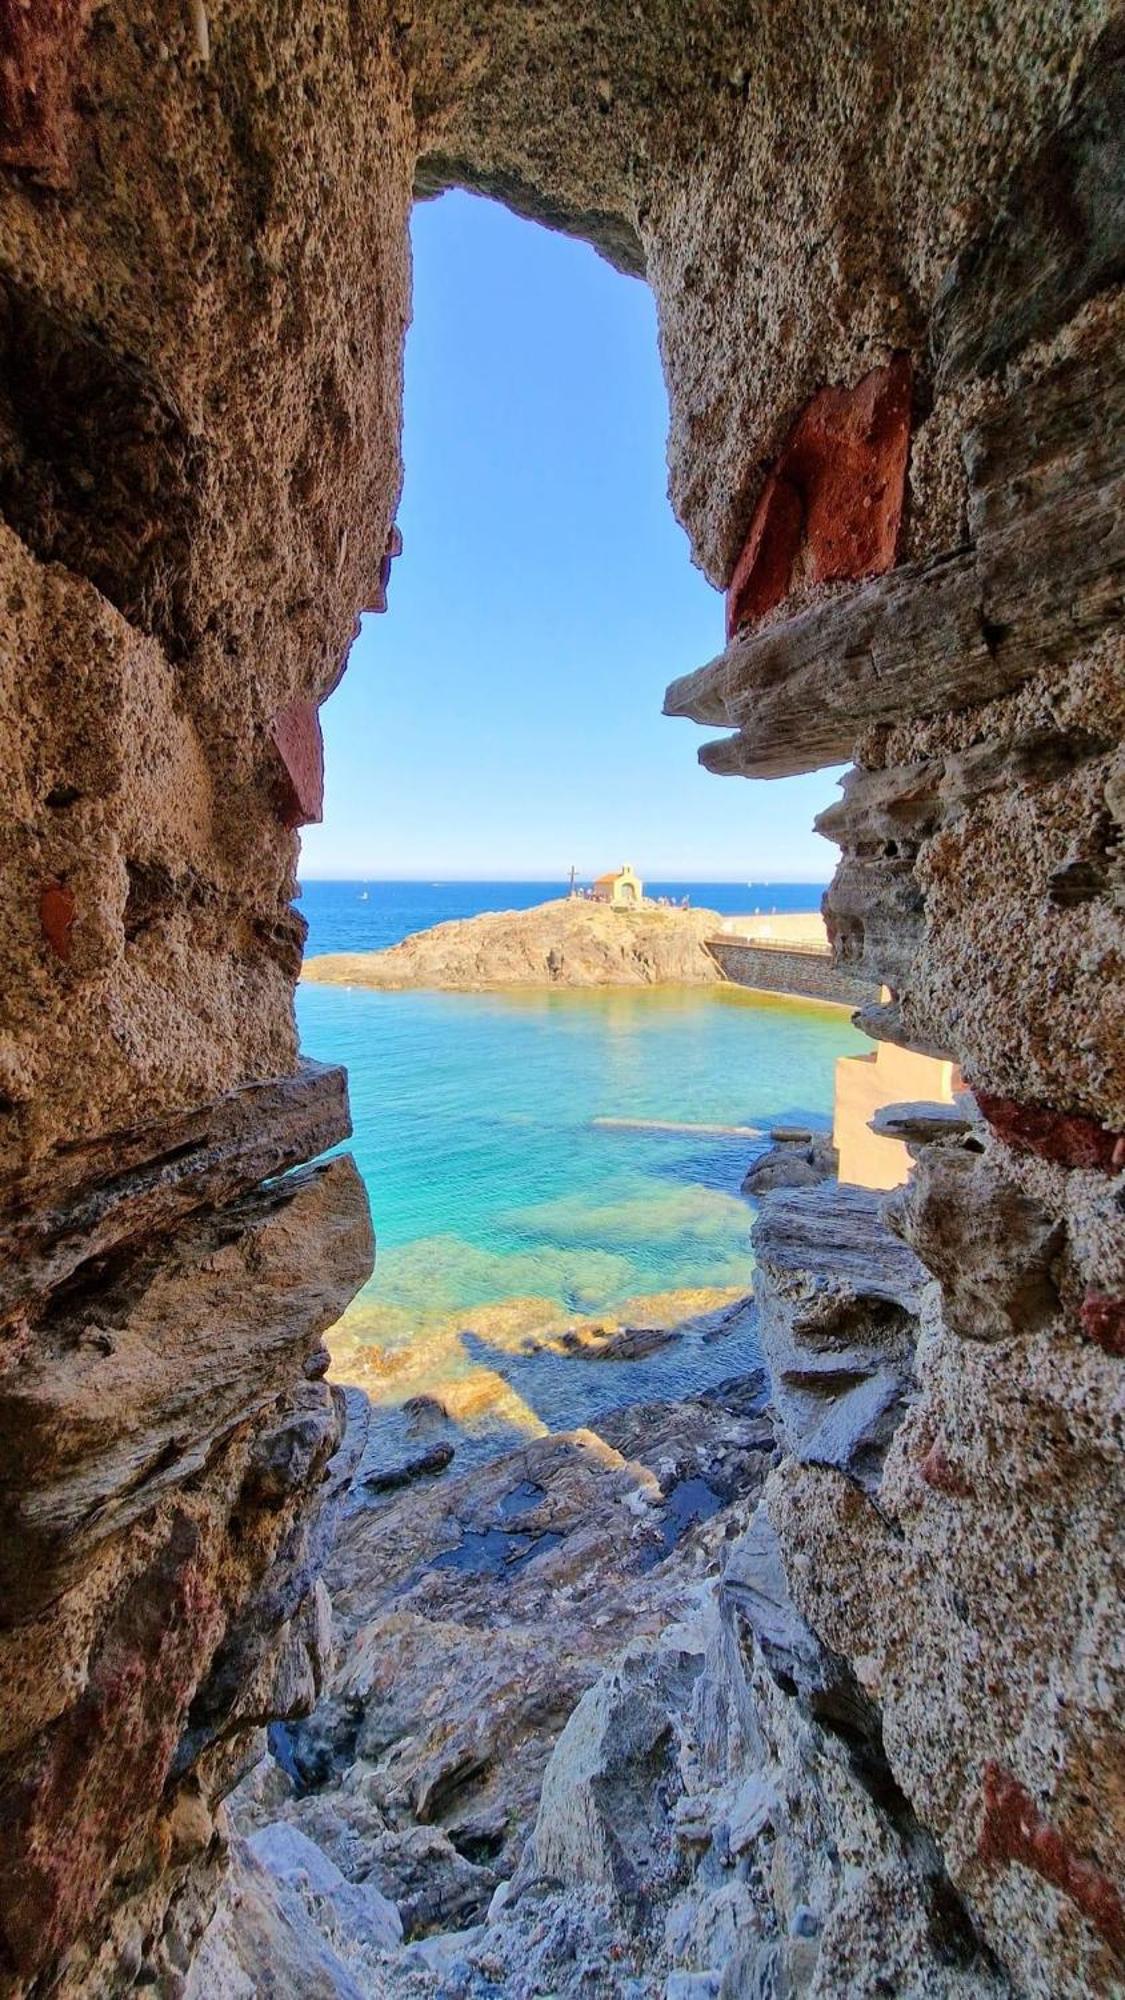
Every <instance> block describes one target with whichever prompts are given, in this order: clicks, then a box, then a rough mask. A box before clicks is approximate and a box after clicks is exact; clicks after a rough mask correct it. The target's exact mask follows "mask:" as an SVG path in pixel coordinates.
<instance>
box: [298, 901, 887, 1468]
mask: <svg viewBox="0 0 1125 2000" xmlns="http://www.w3.org/2000/svg"><path fill="white" fill-rule="evenodd" d="M564 887H565V885H560V884H558V883H547V882H543V883H528V882H520V883H503V882H450V883H415V882H394V883H387V882H379V883H376V882H371V883H362V882H310V883H307V884H306V885H305V887H304V891H303V897H302V901H301V906H300V907H301V909H302V911H303V913H304V915H305V917H306V919H307V920H308V923H309V939H308V945H307V951H308V953H309V954H310V955H311V954H313V953H316V952H326V951H364V950H376V949H378V948H380V947H381V946H384V945H389V944H394V943H397V942H398V940H399V939H401V938H403V937H405V936H407V935H408V933H410V932H411V931H415V930H420V929H424V928H426V927H428V926H429V925H431V924H435V923H440V922H443V921H444V920H445V919H447V918H451V917H467V916H472V915H475V914H476V913H477V912H479V911H482V910H502V909H516V908H526V907H528V906H530V905H531V904H533V903H538V902H542V901H544V900H546V898H547V897H549V896H556V895H558V894H560V893H563V891H564ZM646 893H648V894H650V895H662V894H668V895H674V896H675V897H676V899H677V900H678V899H679V898H680V896H682V895H684V894H689V895H690V897H691V900H692V903H693V904H694V905H696V906H697V907H698V906H705V907H708V908H711V909H715V910H718V911H720V912H722V913H723V914H727V915H733V914H740V913H746V912H748V911H752V910H755V909H759V910H762V911H763V912H765V911H769V910H802V909H815V908H817V907H818V906H819V901H820V893H821V892H820V890H819V889H818V888H817V887H815V886H813V887H810V886H809V885H807V884H782V885H778V884H770V885H768V886H764V885H763V886H758V887H747V886H738V885H732V884H730V883H724V884H714V883H692V884H670V883H669V884H663V883H649V884H646ZM297 1012H298V1020H299V1024H300V1031H301V1039H302V1044H303V1046H304V1048H305V1050H306V1052H307V1053H308V1054H310V1055H312V1056H315V1057H317V1058H319V1059H320V1060H322V1061H329V1062H332V1061H336V1062H344V1063H346V1064H347V1067H348V1071H349V1074H350V1079H351V1103H352V1114H353V1118H354V1123H355V1136H354V1139H353V1141H352V1151H353V1152H354V1154H355V1157H356V1159H357V1161H358V1164H359V1167H360V1171H361V1172H362V1174H363V1176H364V1179H365V1181H366V1184H367V1188H368V1191H369V1195H370V1200H371V1210H372V1214H373V1216H374V1219H375V1227H376V1233H377V1237H378V1257H377V1262H376V1268H375V1273H374V1276H373V1277H372V1279H371V1280H370V1281H369V1283H368V1285H367V1286H366V1287H365V1289H364V1291H363V1292H362V1293H361V1295H360V1297H359V1299H358V1300H357V1301H356V1303H355V1304H354V1305H353V1306H352V1307H351V1308H350V1310H349V1312H348V1314H347V1315H346V1316H345V1319H344V1320H343V1321H342V1322H341V1323H340V1325H339V1327H338V1328H337V1329H336V1330H335V1332H334V1333H333V1335H332V1337H331V1342H330V1344H331V1346H332V1349H333V1354H334V1359H335V1366H336V1373H337V1374H338V1375H339V1376H340V1377H342V1378H343V1379H350V1380H353V1381H360V1382H362V1384H363V1386H364V1387H365V1388H366V1389H367V1390H368V1392H369V1393H370V1394H372V1395H373V1396H374V1397H375V1399H376V1401H377V1402H380V1403H381V1404H382V1405H384V1406H385V1408H386V1410H387V1414H388V1416H390V1415H391V1414H393V1413H398V1412H400V1411H401V1405H402V1404H403V1402H404V1401H406V1400H407V1399H408V1398H411V1397H415V1396H417V1395H419V1394H425V1395H437V1396H439V1397H440V1398H441V1400H442V1402H443V1404H444V1405H445V1407H446V1409H447V1410H449V1412H450V1415H451V1418H453V1417H455V1418H456V1420H457V1424H458V1427H459V1429H460V1430H461V1431H462V1432H463V1433H465V1435H466V1436H467V1437H468V1438H469V1439H470V1441H475V1445H476V1447H477V1448H479V1449H494V1448H497V1446H498V1441H506V1440H507V1439H508V1438H509V1437H510V1436H511V1435H512V1434H513V1433H517V1434H526V1433H527V1432H528V1431H529V1430H531V1431H534V1430H537V1429H542V1428H543V1426H544V1424H546V1425H547V1426H548V1427H549V1428H552V1429H555V1428H559V1427H560V1426H565V1425H570V1424H574V1423H579V1422H588V1421H592V1420H593V1418H594V1417H596V1414H597V1410H598V1408H605V1407H608V1406H610V1405H611V1404H619V1403H621V1402H622V1401H626V1400H627V1401H635V1400H645V1399H647V1398H648V1397H650V1396H661V1395H682V1394H684V1393H686V1392H688V1391H689V1390H690V1389H692V1388H693V1387H698V1386H700V1385H701V1384H702V1383H703V1382H705V1381H707V1380H718V1379H721V1378H722V1377H723V1376H729V1375H732V1374H734V1373H737V1372H738V1369H739V1368H740V1367H741V1366H742V1365H743V1364H744V1363H745V1364H746V1365H750V1364H751V1362H752V1358H753V1351H754V1343H753V1335H752V1327H751V1326H750V1324H749V1323H748V1321H747V1320H746V1316H745V1315H744V1316H743V1318H742V1319H741V1320H740V1318H739V1315H738V1312H737V1311H735V1312H734V1313H733V1316H732V1307H735V1306H736V1304H737V1301H738V1300H739V1299H740V1298H742V1297H744V1296H745V1294H746V1293H747V1291H748V1289H749V1286H750V1280H751V1258H750V1254H749V1248H748V1242H747V1234H748V1230H749V1226H750V1223H751V1220H752V1212H751V1205H750V1204H749V1203H748V1202H747V1201H746V1200H745V1199H744V1197H743V1196H742V1195H741V1194H740V1192H739V1187H740V1183H741V1181H742V1177H743V1175H744V1174H745V1172H746V1169H747V1167H748V1165H749V1164H750V1161H751V1160H752V1159H753V1158H754V1156H755V1155H756V1154H757V1153H758V1152H759V1151H761V1150H762V1148H763V1146H764V1145H765V1144H766V1143H767V1132H768V1128H769V1126H770V1125H773V1124H777V1123H799V1124H807V1125H810V1126H814V1127H827V1126H828V1125H829V1124H830V1123H831V1109H832V1091H833V1074H834V1068H835V1063H836V1060H837V1058H838V1057H839V1056H842V1055H854V1054H857V1053H860V1052H862V1050H864V1049H865V1048H866V1047H867V1046H868V1045H867V1043H866V1042H865V1040H864V1038H863V1037H861V1036H860V1035H859V1034H858V1033H857V1032H856V1030H855V1029H854V1028H853V1027H852V1025H851V1022H850V1020H849V1018H848V1015H847V1013H846V1012H845V1011H844V1010H843V1009H839V1008H834V1007H828V1006H824V1005H821V1004H819V1003H815V1002H811V1001H797V1000H793V1001H790V1000H783V999H778V998H774V997H772V996H771V997H767V996H757V995H754V994H750V993H747V992H744V991H742V990H740V989H738V988H735V987H725V986H718V987H701V988H690V987H689V988H657V989H645V988H603V989H593V990H591V989H588V988H586V989H581V990H573V991H559V990H554V989H551V990H545V991H542V992H512V991H508V992H490V993H442V992H427V991H408V992H377V991H373V990H370V989H363V988H348V987H339V986H320V985H315V984H312V983H308V984H304V983H303V984H302V985H301V986H300V988H299V990H298V999H297ZM733 1128H737V1129H733ZM589 1315H594V1316H605V1317H606V1319H607V1320H609V1321H611V1322H612V1323H616V1322H617V1321H619V1320H620V1321H622V1322H625V1323H629V1324H646V1325H648V1324H658V1323H672V1322H678V1321H686V1322H687V1323H688V1332H687V1334H686V1335H685V1336H683V1337H681V1338H680V1339H679V1340H677V1341H676V1342H675V1343H673V1344H671V1345H670V1346H669V1347H668V1348H666V1349H664V1350H662V1351H661V1352H660V1353H658V1354H656V1355H653V1356H652V1357H651V1358H649V1359H647V1360H645V1361H640V1362H629V1363H619V1364H607V1363H604V1362H602V1363H597V1364H595V1363H593V1362H590V1361H583V1360H575V1359H573V1358H568V1357H566V1356H564V1355H560V1354H558V1353H556V1352H555V1351H553V1350H552V1349H551V1348H550V1346H549V1342H550V1340H551V1339H552V1338H553V1337H557V1336H558V1335H559V1333H560V1332H565V1331H566V1330H567V1329H568V1328H570V1327H571V1326H572V1325H573V1324H574V1323H575V1322H580V1321H581V1320H582V1319H583V1318H584V1317H586V1316H589ZM726 1327H733V1328H734V1332H733V1333H726V1334H724V1333H723V1329H724V1328H726ZM717 1332H718V1333H719V1334H722V1335H723V1337H719V1338H717V1337H716V1333H717ZM544 1342H547V1343H548V1345H547V1346H546V1347H544V1344H543V1343H544ZM626 1378H627V1379H626Z"/></svg>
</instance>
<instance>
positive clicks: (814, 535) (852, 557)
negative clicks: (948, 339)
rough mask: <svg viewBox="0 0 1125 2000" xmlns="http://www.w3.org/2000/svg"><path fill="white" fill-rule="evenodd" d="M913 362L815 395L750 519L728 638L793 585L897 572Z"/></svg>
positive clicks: (896, 363)
mask: <svg viewBox="0 0 1125 2000" xmlns="http://www.w3.org/2000/svg"><path fill="white" fill-rule="evenodd" d="M910 392H911V370H910V361H909V358H908V357H907V356H906V355H905V354H898V355H896V356H895V357H894V359H893V360H892V361H890V362H888V364H887V366H886V367H885V368H876V369H874V370H872V372H871V374H869V375H865V376H864V378H863V380H862V381H861V382H857V383H856V385H855V387H854V388H850V389H849V388H843V387H833V388H828V389H821V390H820V392H819V394H817V395H815V396H814V397H813V399H812V401H811V403H809V404H808V405H807V406H806V408H805V409H804V411H803V412H802V414H801V416H800V417H799V418H798V419H797V422H796V424H795V425H794V427H793V429H792V431H791V432H790V434H789V437H788V439H787V440H786V443H785V444H784V446H783V447H782V450H781V452H780V453H779V455H778V458H777V461H776V463H775V465H774V467H773V469H772V471H771V473H770V476H769V479H768V480H767V482H766V486H765V489H764V491H763V493H762V495H761V498H760V499H759V501H758V505H757V507H756V508H755V510H754V516H753V519H752V521H751V523H750V532H749V534H748V535H747V538H746V544H745V547H744V548H743V551H742V554H741V556H740V557H739V560H738V562H737V563H736V565H735V570H734V575H733V576H732V578H731V581H730V586H729V588H728V591H727V636H728V638H729V637H731V636H733V634H734V633H735V632H737V631H738V630H739V628H740V626H743V625H747V624H752V623H753V622H755V621H756V620H757V619H760V618H763V617H765V615H766V613H767V612H768V611H772V610H773V608H774V606H775V605H777V604H780V603H781V602H782V600H783V599H784V598H785V597H786V596H787V595H788V593H789V591H790V590H791V589H792V588H793V586H794V584H795V583H797V582H798V581H803V582H806V583H831V582H836V581H841V580H844V579H853V578H858V577H864V576H881V575H882V574H883V572H884V571H885V570H888V569H890V568H891V567H892V566H893V564H894V559H895V551H896V549H897V546H898V535H899V528H900V526H901V523H902V503H903V496H904V493H905V490H906V461H907V455H908V451H909V447H910Z"/></svg>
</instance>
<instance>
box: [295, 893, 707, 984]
mask: <svg viewBox="0 0 1125 2000" xmlns="http://www.w3.org/2000/svg"><path fill="white" fill-rule="evenodd" d="M721 921H722V920H721V918H719V917H717V916H716V915H715V912H714V911H713V910H662V909H660V908H658V907H654V908H651V909H640V910H615V909H613V908H611V907H610V906H609V905H608V904H604V903H588V902H586V901H584V900H583V899H582V898H579V897H563V898H559V899H558V900H557V901H555V902H551V903H537V904H536V905H535V907H534V908H533V909H530V910H503V911H500V912H499V913H497V914H495V915H492V914H489V915H486V916H482V917H467V918H465V919H463V920H455V921H453V922H451V923H447V924H436V925H435V926H434V928H433V930H429V931H418V932H416V933H415V934H414V936H413V937H408V938H406V939H405V940H404V942H403V943H402V944H396V945H392V946H391V947H390V948H389V949H388V950H387V951H345V952H327V953H325V954H323V955H322V956H320V957H316V958H310V959H307V960H306V961H305V965H304V968H303V971H302V978H304V979H312V980H317V981H322V982H324V983H326V984H328V985H332V986H448V987H462V988H465V987H467V988H470V989H471V988H476V987H487V986H711V985H714V984H715V982H716V981H717V980H719V979H721V977H722V974H721V973H720V971H719V968H718V966H717V965H716V964H715V961H714V959H713V958H712V957H711V955H710V953H709V952H708V951H706V950H705V948H704V946H705V941H706V939H707V938H709V937H711V936H713V935H714V933H715V932H716V931H717V930H718V929H719V926H720V923H721Z"/></svg>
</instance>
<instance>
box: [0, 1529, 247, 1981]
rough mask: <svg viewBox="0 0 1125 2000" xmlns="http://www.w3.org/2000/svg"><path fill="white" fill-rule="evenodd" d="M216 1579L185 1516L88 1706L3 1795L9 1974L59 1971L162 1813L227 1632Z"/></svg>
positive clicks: (2, 1899) (104, 1660)
mask: <svg viewBox="0 0 1125 2000" xmlns="http://www.w3.org/2000/svg"><path fill="white" fill-rule="evenodd" d="M207 1572H208V1559H207V1555H206V1551H205V1549H204V1546H203V1542H202V1537H201V1535H200V1531H199V1529H198V1527H197V1526H196V1524H195V1523H194V1522H193V1521H192V1520H191V1519H190V1518H189V1517H188V1516H187V1515H186V1514H184V1513H179V1514H177V1515H175V1516H174V1517H173V1520H172V1522H171V1525H170V1528H169V1532H168V1535H167V1538H166V1540H165V1542H164V1544H163V1547H162V1548H160V1549H158V1551H157V1552H156V1554H155V1556H154V1557H153V1560H152V1562H151V1563H150V1564H149V1565H148V1567H147V1568H146V1569H144V1570H143V1571H142V1572H141V1573H140V1574H139V1575H138V1576H137V1577H136V1578H135V1579H134V1581H133V1582H132V1584H131V1585H130V1586H129V1587H128V1589H127V1590H126V1591H125V1592H124V1594H123V1595H122V1597H121V1599H120V1601H119V1603H118V1604H117V1606H116V1607H115V1609H114V1611H113V1613H112V1614H111V1617H110V1621H109V1623H108V1625H107V1627H106V1629H105V1631H104V1632H103V1633H102V1635H101V1638H100V1639H99V1640H98V1642H97V1644H96V1646H95V1649H94V1653H93V1655H92V1657H91V1661H90V1670H89V1675H88V1678H87V1681H86V1685H85V1687H84V1688H83V1690H82V1692H81V1694H80V1695H79V1697H78V1699H77V1701H76V1702H75V1703H74V1705H73V1706H72V1707H71V1708H69V1709H68V1710H67V1711H66V1712H65V1713H64V1714H63V1715H62V1716H60V1718H59V1720H58V1721H57V1722H56V1723H54V1724H53V1725H52V1726H51V1727H50V1728H48V1729H46V1730H44V1731H43V1733H42V1735H41V1736H40V1737H39V1738H38V1739H37V1740H35V1741H34V1742H33V1743H31V1744H29V1745H28V1746H27V1748H26V1751H25V1753H24V1755H23V1757H22V1758H21V1760H20V1763H19V1766H18V1767H17V1769H16V1770H15V1772H14V1774H13V1776H12V1778H11V1780H10V1781H9V1783H8V1784H7V1785H6V1786H5V1788H4V1792H3V1794H2V1795H0V1824H2V1825H3V1827H4V1846H3V1851H2V1853H0V1963H4V1964H6V1965H9V1964H10V1965H12V1966H15V1967H16V1968H17V1969H18V1970H20V1971H21V1972H26V1973H32V1974H36V1973H39V1972H40V1971H42V1970H43V1969H44V1968H47V1967H49V1966H50V1965H51V1964H52V1962H53V1961H54V1960H55V1959H56V1958H57V1956H58V1955H59V1953H60V1952H62V1951H64V1950H65V1949H66V1948H67V1946H68V1945H70V1944H71V1943H72V1942H73V1940H74V1938H75V1937H76V1936H77V1935H78V1933H79V1932H80V1930H81V1929H82V1926H83V1925H84V1924H85V1923H86V1922H87V1920H88V1919H89V1917H90V1916H91V1914H92V1912H93V1909H94V1906H95V1904H96V1901H97V1898H98V1896H99V1895H100V1894H101V1893H102V1891H103V1889H104V1887H105V1884H106V1881H107V1879H108V1877H109V1875H110V1872H111V1869H112V1865H113V1862H114V1858H115V1857H116V1856H117V1855H118V1854H119V1853H120V1852H121V1850H122V1849H123V1848H124V1846H125V1845H126V1842H127V1841H128V1839H129V1836H130V1834H131V1833H132V1832H133V1830H134V1829H135V1828H136V1827H138V1826H139V1825H140V1824H141V1823H142V1822H143V1820H144V1819H145V1817H146V1815H147V1814H149V1813H150V1812H151V1811H152V1810H153V1809H154V1808H155V1807H156V1805H157V1804H158V1802H159V1800H160V1796H161V1792H162V1790H163V1787H164V1782H165V1779H166V1777H167V1775H168V1770H169V1767H170V1765H171V1762H172V1755H173V1752H174V1750H175V1748H176V1744H177V1742H178V1740H179V1737H180V1733H181V1730H182V1728H183V1725H184V1719H185V1716H186V1714H187V1709H188V1704H189V1702H190V1700H191V1696H192V1694H193V1693H194V1691H195V1688H196V1686H197V1685H198V1682H199V1679H200V1676H201V1673H202V1671H203V1669H204V1667H205V1665H206V1663H207V1661H208V1659H209V1658H210V1655H211V1652H212V1651H213V1649H214V1645H215V1642H216V1640H217V1638H218V1636H219V1633H220V1630H221V1626H222V1613H221V1609H220V1606H219V1603H218V1600H217V1599H216V1597H215V1594H214V1591H213V1589H212V1587H211V1584H210V1582H209V1580H208V1574H207Z"/></svg>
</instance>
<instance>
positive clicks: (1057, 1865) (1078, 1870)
mask: <svg viewBox="0 0 1125 2000" xmlns="http://www.w3.org/2000/svg"><path fill="white" fill-rule="evenodd" d="M983 1799H984V1817H983V1819H982V1821H981V1830H980V1840H979V1843H978V1847H977V1853H978V1855H979V1857H980V1859H981V1860H982V1861H992V1862H998V1863H1001V1864H1002V1863H1005V1862H1010V1861H1018V1862H1020V1863H1021V1864H1022V1865H1023V1867H1025V1868H1030V1869H1032V1870H1033V1871H1034V1873H1035V1874H1036V1875H1039V1876H1041V1877H1042V1879H1043V1881H1044V1882H1050V1883H1051V1885H1052V1887H1053V1888H1056V1889H1061V1891H1062V1893H1063V1895H1064V1896H1069V1897H1070V1899H1071V1901H1072V1902H1073V1903H1075V1904H1076V1905H1077V1907H1078V1909H1080V1910H1081V1912H1082V1914H1083V1916H1084V1917H1085V1918H1086V1919H1087V1920H1088V1922H1090V1923H1091V1924H1093V1926H1094V1928H1095V1930H1097V1931H1098V1932H1099V1933H1100V1935H1101V1936H1102V1937H1103V1938H1104V1939H1105V1941H1106V1943H1107V1944H1108V1945H1109V1946H1110V1947H1111V1948H1112V1949H1113V1950H1114V1951H1116V1952H1118V1953H1121V1954H1122V1955H1125V1905H1123V1904H1122V1901H1121V1897H1120V1895H1119V1894H1118V1892H1117V1890H1116V1888H1115V1887H1114V1885H1113V1883H1112V1882H1111V1881H1110V1879H1109V1877H1108V1875H1105V1874H1103V1873H1102V1870H1101V1869H1100V1868H1099V1867H1098V1866H1097V1865H1096V1863H1095V1862H1093V1861H1089V1860H1087V1859H1086V1858H1085V1857H1084V1856H1082V1855H1079V1854H1076V1853H1075V1852H1074V1850H1073V1848H1072V1847H1071V1846H1070V1844H1069V1843H1068V1841H1067V1840H1066V1838H1065V1837H1064V1835H1063V1834H1061V1833H1060V1832H1059V1830H1058V1828H1057V1827H1055V1826H1052V1824H1051V1822H1050V1820H1048V1819H1047V1818H1046V1817H1045V1816H1044V1814H1043V1813H1041V1812H1040V1810H1039V1807H1038V1806H1037V1805H1036V1803H1035V1800H1034V1799H1033V1798H1032V1796H1031V1793H1030V1792H1029V1791H1027V1789H1026V1788H1025V1787H1024V1786H1023V1785H1021V1784H1020V1782H1019V1780H1018V1779H1017V1778H1014V1777H1013V1776H1012V1774H1011V1772H1010V1771H1005V1770H1004V1769H1003V1767H1002V1766H1001V1765H999V1764H996V1763H991V1762H990V1763H988V1764H986V1765H985V1769H984V1792H983Z"/></svg>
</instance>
